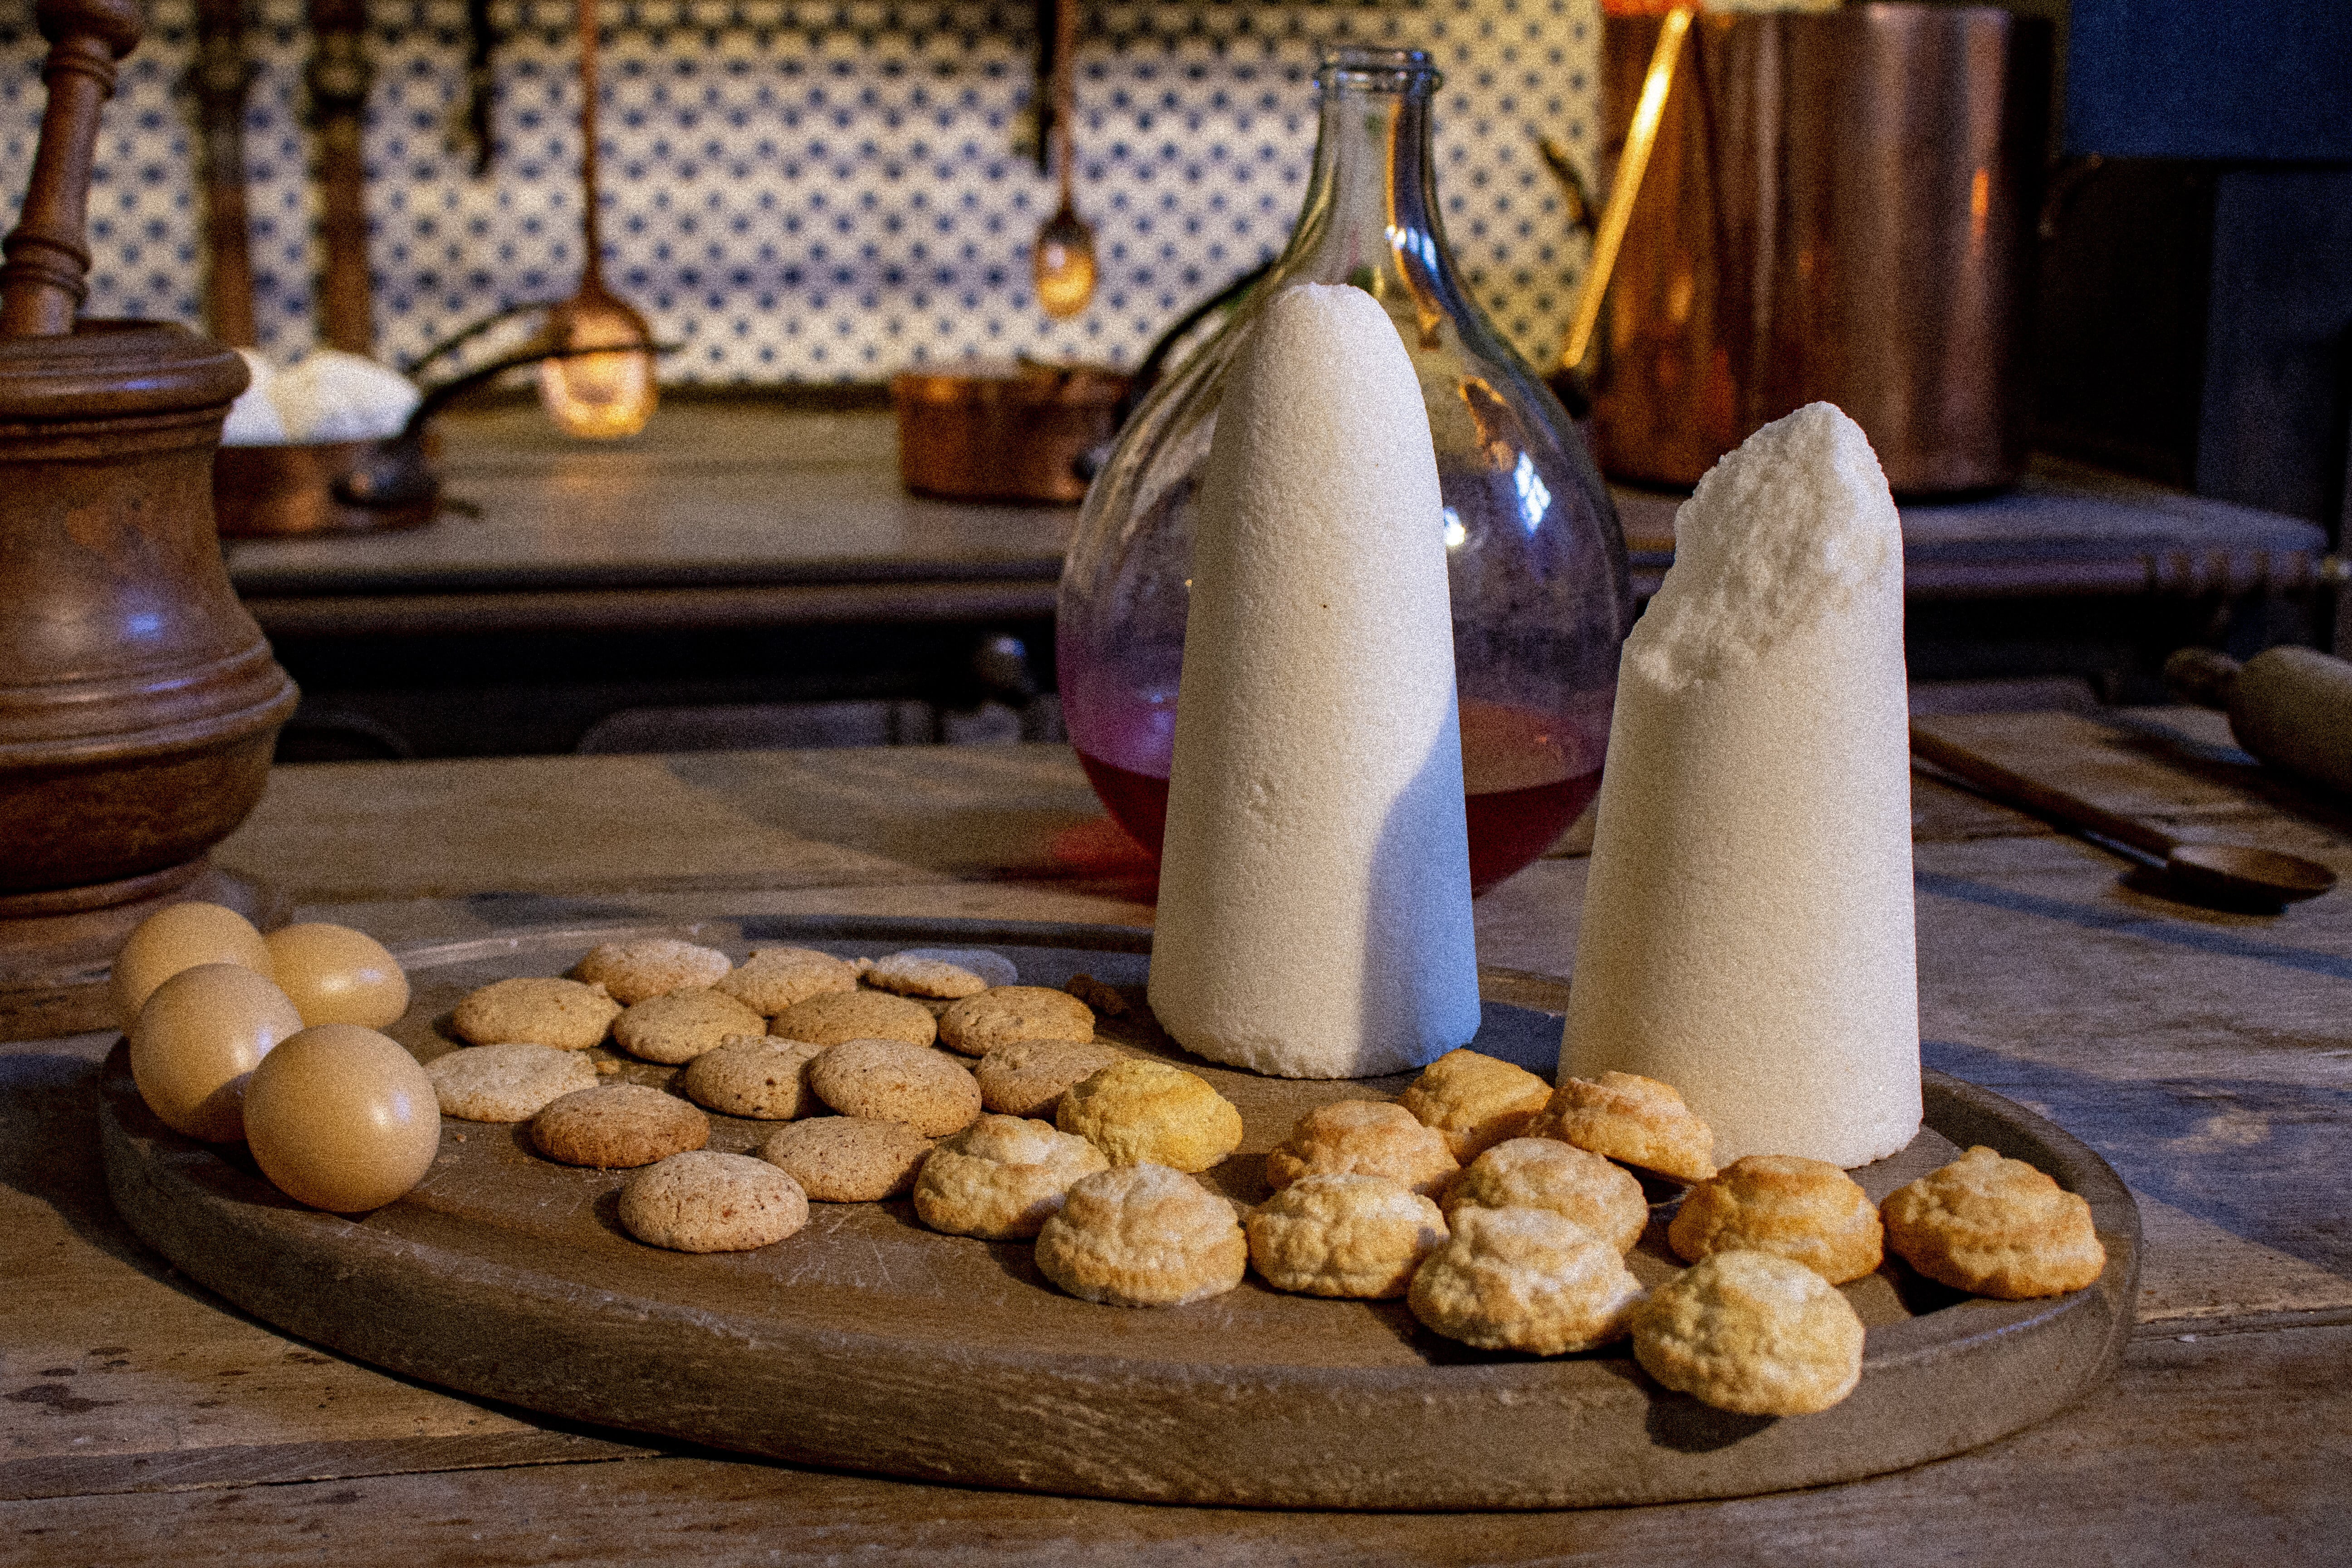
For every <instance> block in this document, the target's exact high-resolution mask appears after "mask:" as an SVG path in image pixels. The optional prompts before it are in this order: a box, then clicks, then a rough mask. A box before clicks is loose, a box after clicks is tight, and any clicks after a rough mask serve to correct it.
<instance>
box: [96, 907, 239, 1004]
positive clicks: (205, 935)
mask: <svg viewBox="0 0 2352 1568" xmlns="http://www.w3.org/2000/svg"><path fill="white" fill-rule="evenodd" d="M199 963H238V964H243V965H244V966H245V967H246V968H247V969H250V970H252V971H253V972H254V973H256V974H258V975H260V976H261V977H262V978H263V979H264V980H272V979H275V978H277V975H276V973H275V966H274V965H273V964H272V963H271V962H270V957H269V948H268V944H267V943H265V942H263V941H262V940H261V933H260V932H259V931H256V930H254V929H253V922H252V921H249V920H247V919H246V918H245V917H244V916H243V915H241V914H238V913H237V912H236V910H229V909H223V908H222V907H221V906H220V905H218V904H198V903H187V904H171V905H167V906H165V907H164V908H163V909H160V910H156V911H155V912H154V913H153V914H152V915H149V916H148V917H147V918H146V919H145V920H143V921H140V922H139V929H138V930H137V931H132V932H131V936H130V939H129V940H128V941H126V942H124V943H123V944H122V951H121V952H118V953H116V954H115V955H114V1013H115V1017H116V1019H117V1020H118V1022H120V1024H121V1026H122V1027H123V1028H125V1029H128V1028H129V1027H131V1021H132V1020H133V1019H135V1018H137V1017H138V1016H139V1009H140V1007H141V1006H142V1005H144V1004H145V1002H146V1000H147V997H148V995H149V994H150V993H152V991H153V990H154V989H155V987H157V986H158V985H161V984H163V982H165V981H166V980H169V979H170V978H171V977H172V976H173V975H174V974H177V973H180V971H182V970H183V969H194V967H195V966H196V965H197V964H199Z"/></svg>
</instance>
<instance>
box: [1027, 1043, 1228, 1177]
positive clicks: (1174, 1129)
mask: <svg viewBox="0 0 2352 1568" xmlns="http://www.w3.org/2000/svg"><path fill="white" fill-rule="evenodd" d="M1054 1124H1055V1126H1057V1127H1059V1128H1060V1129H1061V1130H1062V1131H1065V1132H1075V1133H1076V1134H1077V1135H1078V1136H1079V1137H1081V1138H1083V1139H1085V1140H1086V1141H1087V1142H1089V1143H1092V1144H1093V1145H1094V1146H1095V1147H1096V1148H1097V1149H1099V1150H1101V1151H1102V1152H1104V1153H1105V1154H1108V1155H1109V1156H1110V1162H1111V1163H1112V1164H1114V1165H1140V1164H1147V1163H1148V1164H1155V1165H1166V1166H1168V1167H1169V1168H1171V1170H1177V1171H1205V1170H1207V1169H1208V1168H1209V1167H1210V1166H1212V1165H1214V1164H1215V1163H1218V1162H1219V1161H1221V1160H1223V1158H1224V1157H1225V1156H1226V1155H1228V1154H1230V1153H1232V1152H1234V1150H1235V1149H1237V1148H1239V1147H1240V1146H1241V1141H1242V1113H1241V1111H1240V1110H1238V1109H1236V1108H1235V1107H1234V1103H1233V1101H1231V1100H1227V1099H1226V1098H1225V1097H1224V1096H1223V1095H1222V1094H1219V1093H1218V1092H1217V1091H1216V1090H1215V1089H1213V1088H1211V1087H1210V1084H1209V1080H1208V1079H1204V1078H1202V1077H1201V1075H1200V1074H1198V1073H1190V1072H1186V1071H1185V1070H1184V1069H1183V1068H1180V1067H1171V1066H1170V1065H1169V1064H1168V1063H1166V1062H1162V1061H1154V1060H1152V1059H1150V1058H1147V1057H1127V1058H1121V1059H1120V1060H1118V1061H1115V1062H1113V1063H1111V1064H1110V1066H1108V1067H1107V1068H1102V1069H1101V1070H1100V1071H1098V1072H1095V1073H1092V1074H1089V1075H1088V1076H1087V1078H1085V1079H1082V1080H1080V1081H1079V1082H1078V1083H1076V1084H1075V1085H1073V1086H1072V1087H1071V1088H1070V1089H1068V1090H1067V1091H1066V1093H1065V1094H1064V1095H1063V1096H1062V1103H1061V1104H1060V1106H1059V1107H1057V1108H1056V1109H1055V1112H1054Z"/></svg>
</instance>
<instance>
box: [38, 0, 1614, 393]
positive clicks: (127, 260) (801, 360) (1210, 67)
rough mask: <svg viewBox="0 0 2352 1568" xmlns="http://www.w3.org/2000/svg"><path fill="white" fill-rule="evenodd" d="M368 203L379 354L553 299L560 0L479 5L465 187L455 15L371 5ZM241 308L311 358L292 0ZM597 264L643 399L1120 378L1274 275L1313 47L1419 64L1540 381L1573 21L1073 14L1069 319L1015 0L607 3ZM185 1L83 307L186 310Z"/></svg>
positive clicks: (260, 157) (267, 35)
mask: <svg viewBox="0 0 2352 1568" xmlns="http://www.w3.org/2000/svg"><path fill="white" fill-rule="evenodd" d="M370 9H371V14H372V19H373V37H372V38H371V56H372V58H373V62H374V65H375V85H374V89H373V94H372V96H371V98H370V100H369V105H368V127H367V137H366V158H367V164H368V174H369V177H368V190H367V203H368V212H369V216H370V222H371V228H372V240H371V259H372V263H373V272H374V278H375V323H376V333H377V347H378V353H379V354H380V355H381V356H382V357H383V358H385V359H387V360H389V361H392V362H393V363H403V362H404V361H405V360H406V359H407V358H409V357H410V356H413V355H415V354H416V353H420V352H421V351H423V350H424V349H425V347H426V346H428V345H429V344H431V343H433V342H436V341H438V340H439V339H440V338H442V337H443V336H445V335H446V334H447V333H448V332H450V331H454V330H455V329H456V328H457V327H459V326H462V325H464V324H466V323H467V322H469V321H473V320H475V319H477V318H478V317H480V316H482V315H485V314H487V313H488V312H489V311H490V310H494V309H497V308H499V307H500V306H502V305H506V304H509V303H512V302H516V301H519V300H541V299H556V298H560V297H562V296H563V295H565V294H567V293H569V292H570V291H571V289H572V285H573V283H574V281H575V280H576V279H577V277H578V274H579V267H580V256H579V246H580V241H579V205H578V203H579V195H578V188H577V184H576V179H577V169H578V165H579V132H578V120H577V115H578V79H577V77H576V75H575V60H576V47H575V44H574V40H573V36H572V5H571V4H570V3H569V0H497V3H496V4H494V5H493V7H492V16H493V22H494V26H495V30H496V34H497V37H498V50H497V96H496V100H495V107H494V114H493V124H494V132H495V139H496V143H497V151H496V160H495V166H494V169H493V172H492V174H491V175H490V177H488V179H484V180H475V179H472V178H470V177H469V174H468V169H467V158H466V156H465V154H464V153H463V152H462V151H461V150H460V149H459V148H458V147H457V144H456V142H455V140H454V138H453V137H452V135H451V132H450V127H451V125H452V122H453V121H454V120H455V119H456V118H457V115H458V114H459V113H461V111H462V110H461V100H462V97H463V92H464V80H465V58H466V39H465V27H464V24H465V6H464V0H373V4H372V5H371V7H370ZM30 11H31V7H30V5H24V6H23V7H22V9H21V10H18V11H16V20H15V21H14V22H13V23H10V24H7V25H5V26H0V193H5V197H4V198H0V199H5V205H6V207H7V208H8V210H10V211H12V212H13V208H14V205H15V203H16V201H17V200H19V199H21V196H22V193H23V190H24V184H25V180H26V174H27V172H28V170H29V169H30V166H31V163H32V153H33V142H34V135H35V132H36V130H37V125H38V122H39V115H40V108H41V103H42V98H43V94H42V89H41V86H40V82H39V78H38V65H39V58H40V51H41V48H42V44H41V40H40V38H39V37H38V36H37V34H36V33H35V32H34V31H33V29H32V27H31V25H30ZM248 16H250V17H251V18H252V26H251V28H250V32H249V37H248V47H249V50H250V52H251V54H252V56H253V58H255V59H256V61H257V64H258V66H259V68H260V74H259V77H258V79H257V82H256V84H255V88H254V91H253V96H252V100H251V103H250V108H249V111H248V118H247V171H246V172H247V180H248V182H249V196H248V200H249V204H250V207H251V212H252V236H251V245H252V253H253V263H254V270H255V273H256V279H257V281H256V292H257V300H256V310H257V317H258V321H259V326H260V333H261V338H262V346H263V348H264V349H265V350H266V351H267V352H268V353H270V354H272V355H273V356H274V357H277V358H279V359H289V358H292V357H295V356H297V355H299V353H302V352H303V351H304V350H305V349H306V348H308V347H309V345H310V342H311V340H312V329H311V321H310V279H311V274H312V271H313V268H314V267H315V261H314V258H313V256H312V247H311V238H310V221H311V210H312V202H311V197H310V193H309V191H308V189H307V186H306V179H305V160H306V158H307V155H308V149H307V144H306V137H305V134H304V132H303V131H302V129H301V125H300V120H299V114H300V109H301V96H302V89H301V76H302V67H303V63H304V60H305V58H306V56H307V53H308V50H309V35H308V33H307V31H306V29H305V28H304V26H303V24H302V0H249V5H248ZM193 25H194V6H193V0H152V3H151V5H150V10H149V28H148V33H147V38H146V41H145V43H143V44H142V46H141V47H140V49H139V51H138V52H137V53H136V54H135V55H133V56H132V57H131V59H130V60H129V61H128V62H126V64H125V68H124V73H123V79H122V82H121V88H120V89H119V91H118V95H117V97H116V100H115V101H114V103H113V104H112V105H110V108H109V109H108V111H107V117H106V121H105V128H104V132H103V135H102V139H101V142H100V157H99V174H98V181H97V185H96V188H95V190H94V191H93V193H92V199H91V203H90V238H91V248H92V251H93V253H94V258H95V264H94V268H93V277H92V288H91V293H90V300H89V307H88V308H89V310H90V311H91V312H92V313H93V314H100V315H126V316H148V317H163V318H171V319H176V320H180V321H189V322H195V321H197V320H198V318H199V315H200V300H201V283H200V274H199V261H198V235H199V226H200V216H201V215H200V204H199V203H198V202H197V200H196V199H195V195H194V167H193V161H192V144H193V142H194V134H193V128H192V125H191V122H190V119H189V115H188V110H187V108H186V100H185V99H184V98H183V97H182V96H180V95H179V94H178V92H177V91H176V84H177V83H178V81H179V79H180V78H181V77H182V76H183V75H184V73H185V71H186V69H187V67H188V62H189V59H190V57H191V52H192V30H193ZM1083 26H1084V37H1083V38H1082V41H1081V45H1080V51H1079V74H1078V79H1077V89H1076V90H1077V116H1076V122H1075V124H1076V146H1077V152H1078V162H1079V168H1078V177H1077V193H1076V195H1077V206H1078V210H1079V211H1080V213H1081V214H1082V215H1084V216H1086V217H1087V218H1088V219H1089V220H1091V221H1092V222H1093V224H1094V225H1095V227H1096V231H1097V246H1098V248H1099V251H1100V254H1101V258H1102V262H1103V268H1102V275H1101V285H1100V288H1099V289H1098V290H1097V295H1096V298H1095V300H1094V303H1093V305H1092V307H1091V308H1090V309H1088V310H1087V311H1086V312H1085V313H1084V314H1083V315H1081V316H1079V317H1077V318H1076V319H1075V320H1072V321H1059V322H1057V321H1052V320H1050V319H1049V318H1047V317H1046V316H1045V313H1044V312H1043V311H1042V310H1039V309H1038V308H1037V305H1036V301H1035V300H1034V298H1033V297H1032V295H1031V290H1030V285H1029V247H1030V242H1031V239H1032V237H1034V235H1035V233H1036V231H1037V228H1038V226H1039V225H1040V223H1042V222H1043V221H1044V219H1045V216H1047V215H1048V214H1049V213H1050V212H1051V211H1052V209H1053V206H1054V202H1055V192H1054V187H1053V184H1052V182H1051V181H1049V180H1048V179H1047V178H1046V177H1045V175H1043V174H1040V173H1039V172H1038V169H1037V165H1036V163H1035V161H1034V156H1031V155H1029V154H1027V153H1024V151H1022V150H1021V149H1020V148H1019V147H1018V146H1017V145H1016V142H1017V141H1018V139H1019V138H1020V136H1021V135H1022V134H1023V130H1024V110H1025V108H1026V106H1027V104H1028V101H1029V97H1030V94H1031V91H1032V89H1033V76H1034V60H1035V54H1036V47H1035V39H1034V31H1033V29H1034V11H1033V8H1032V6H1031V5H1029V4H1027V3H1025V0H624V3H614V0H606V4H605V5H604V114H603V135H604V154H605V156H604V184H605V195H604V200H605V208H606V211H605V222H604V234H605V244H606V251H607V254H606V273H607V277H608V279H610V280H611V281H612V282H613V283H614V286H615V287H616V288H618V289H619V290H620V291H621V292H622V293H624V294H625V295H626V296H627V297H629V298H630V299H631V300H633V301H634V302H635V304H636V305H637V306H638V307H639V309H641V310H644V311H645V312H646V316H647V317H648V318H649V319H650V320H651V321H652V322H653V326H654V330H655V332H656V335H657V336H658V337H659V338H660V339H661V340H663V341H665V342H676V343H678V344H681V345H683V347H682V350H681V352H679V353H677V354H675V355H673V356H671V357H670V358H669V359H668V360H667V361H666V362H665V364H664V371H663V374H664V377H665V379H667V380H670V381H688V382H706V383H730V382H733V383H767V382H782V381H814V382H822V381H839V380H859V381H866V380H876V379H879V378H881V377H883V376H886V375H887V374H890V373H891V372H893V371H896V370H898V369H899V368H901V367H903V366H905V365H908V364H909V363H916V362H918V361H921V360H929V361H938V360H940V359H950V358H955V357H958V356H961V355H966V354H973V353H980V354H986V355H990V356H992V357H996V356H1009V355H1012V354H1013V353H1030V354H1035V355H1040V356H1046V357H1085V358H1090V359H1108V360H1111V361H1113V362H1118V361H1128V362H1131V361H1132V360H1133V359H1134V358H1135V357H1137V356H1138V355H1139V354H1140V353H1141V352H1142V350H1143V349H1144V347H1145V346H1146V345H1147V344H1148V343H1149V342H1150V341H1151V339H1152V338H1153V337H1154V336H1155V335H1156V334H1157V333H1158V332H1159V331H1160V329H1161V328H1162V327H1163V326H1164V325H1165V324H1166V323H1167V322H1168V321H1170V320H1171V319H1172V318H1173V317H1174V316H1175V315H1176V314H1177V313H1178V312H1180V311H1181V310H1183V309H1184V308H1185V307H1186V306H1188V305H1190V304H1191V303H1192V302H1193V301H1195V300H1199V299H1201V298H1202V297H1203V296H1205V295H1207V294H1209V293H1211V292H1213V291H1214V290H1215V289H1218V288H1219V287H1221V286H1222V285H1223V283H1224V282H1225V281H1226V280H1227V279H1230V278H1232V277H1233V276H1234V275H1235V274H1237V273H1239V272H1241V271H1242V270H1244V268H1249V267H1251V266H1254V265H1255V264H1256V263H1257V262H1258V261H1260V260H1262V259H1264V258H1266V257H1268V256H1271V255H1272V254H1273V253H1274V252H1275V251H1276V249H1278V248H1279V247H1280V246H1281V244H1282V242H1283V239H1284V237H1286V234H1287V232H1288V230H1289V226H1290V223H1291V220H1292V218H1293V216H1295V215H1296V213H1297V206H1298V202H1299V199H1300V196H1301V195H1302V193H1303V191H1304V189H1305V184H1306V178H1307V167H1308V163H1309V162H1310V160H1311V155H1312V153H1313V148H1314V140H1315V113H1314V103H1313V96H1314V95H1313V86H1312V73H1313V68H1314V61H1315V58H1316V56H1317V53H1318V49H1319V48H1320V47H1322V46H1324V45H1325V44H1327V43H1329V42H1333V41H1340V40H1352V41H1360V42H1372V43H1382V44H1393V45H1401V46H1402V45H1409V46H1415V47H1425V48H1427V49H1429V50H1430V51H1431V52H1432V53H1433V56H1434V57H1435V58H1436V59H1437V61H1438V63H1439V64H1440V66H1441V67H1442V68H1444V72H1445V77H1446V80H1445V87H1444V90H1443V93H1442V95H1441V97H1440V100H1439V111H1438V117H1437V123H1436V134H1437V139H1438V154H1437V155H1438V169H1439V174H1438V178H1439V195H1440V197H1441V200H1442V202H1443V205H1444V214H1445V221H1446V225H1447V228H1448V233H1449V237H1450V239H1451V241H1452V243H1453V245H1454V250H1455V254H1456V256H1457V258H1459V260H1460V261H1461V263H1462V265H1463V267H1464V269H1465V272H1466V273H1467V274H1468V276H1469V278H1470V280H1471V283H1472V287H1473V289H1474V291H1475V293H1476V294H1477V296H1478V298H1479V300H1480V301H1481V302H1482V303H1483V304H1484V305H1485V306H1486V309H1487V310H1488V312H1489V313H1490V314H1492V315H1493V316H1494V318H1495V319H1496V322H1497V324H1499V325H1500V326H1501V327H1502V329H1503V330H1504V331H1505V333H1506V334H1507V336H1509V337H1510V338H1511V340H1512V341H1513V342H1515V343H1516V344H1517V346H1518V347H1519V349H1520V351H1521V352H1522V353H1526V354H1528V356H1529V358H1531V359H1533V360H1536V361H1538V363H1541V362H1542V361H1543V360H1544V359H1545V358H1546V357H1547V356H1548V355H1549V354H1550V353H1553V352H1556V350H1557V347H1558V345H1559V340H1560V337H1561V335H1562V333H1563V331H1564V330H1565V327H1566V318H1567V314H1568V309H1569V303H1570V294H1571V289H1572V284H1573V281H1574V279H1575V276H1576V273H1577V269H1578V268H1580V266H1581V265H1582V260H1583V256H1584V245H1583V241H1582V240H1581V239H1580V237H1577V236H1575V235H1574V234H1572V233H1571V231H1570V225H1569V221H1568V217H1567V208H1568V204H1567V202H1566V201H1565V200H1564V199H1563V197H1562V195H1561V192H1560V190H1559V186H1558V184H1557V183H1556V182H1555V180H1554V178H1553V176H1552V174H1550V172H1549V170H1548V169H1546V167H1545V166H1544V163H1543V161H1542V159H1541V157H1540V155H1539V154H1538V150H1537V144H1536V142H1537V138H1538V136H1549V137H1551V138H1552V139H1554V140H1555V141H1556V142H1559V144H1560V145H1561V146H1563V147H1564V148H1566V149H1567V150H1568V152H1569V153H1570V156H1571V157H1572V158H1573V159H1574V160H1575V161H1576V162H1577V163H1578V164H1579V165H1580V167H1581V168H1582V169H1583V170H1584V172H1585V174H1586V176H1587V179H1588V181H1589V182H1590V181H1591V179H1592V175H1593V174H1594V168H1593V165H1594V159H1595V154H1596V150H1597V132H1598V127H1597V124H1596V121H1597V118H1598V97H1597V87H1596V85H1595V82H1596V72H1595V61H1596V57H1597V50H1598V40H1599V22H1598V6H1597V5H1596V3H1595V0H1388V3H1386V4H1360V3H1347V0H1323V3H1315V4H1284V3H1276V0H1170V3H1165V4H1152V3H1150V0H1097V3H1095V4H1091V5H1087V9H1086V11H1085V13H1084V22H1083Z"/></svg>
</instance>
